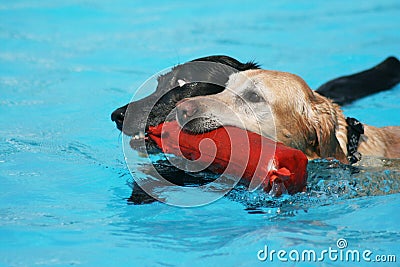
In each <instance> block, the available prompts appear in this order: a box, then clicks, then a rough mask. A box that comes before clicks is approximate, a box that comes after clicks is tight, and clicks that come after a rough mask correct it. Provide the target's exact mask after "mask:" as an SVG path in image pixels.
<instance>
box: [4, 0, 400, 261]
mask: <svg viewBox="0 0 400 267" xmlns="http://www.w3.org/2000/svg"><path fill="white" fill-rule="evenodd" d="M399 26H400V2H399V1H397V0H375V1H359V0H357V1H265V2H264V3H262V1H250V2H246V3H244V2H243V1H234V2H230V3H223V2H221V3H220V2H217V1H197V2H196V1H186V2H172V1H171V3H170V1H118V2H115V1H90V0H88V1H64V2H59V1H50V0H44V1H0V266H70V265H82V266H257V265H264V266H266V265H273V264H277V265H278V264H282V262H281V261H279V260H278V259H277V258H274V260H273V262H271V261H269V259H267V260H266V261H265V262H262V261H259V260H258V258H257V253H258V252H259V251H260V250H262V249H264V247H265V245H267V246H268V248H269V250H272V249H274V250H277V251H278V250H287V251H290V250H295V249H297V250H299V251H301V250H304V249H309V250H310V249H314V250H317V251H322V250H324V249H329V247H332V248H333V249H338V246H337V241H338V240H339V239H341V238H342V239H345V240H346V241H347V244H348V245H347V248H348V249H353V250H360V251H365V250H371V251H372V252H373V255H396V256H397V262H396V263H386V264H385V265H384V266H397V265H398V264H399V262H400V258H399V257H400V246H399V240H400V226H399V221H400V212H399V207H400V194H399V193H398V192H400V189H399V188H400V186H399V180H400V174H399V171H398V168H397V169H396V166H397V167H398V166H399V165H396V164H394V165H395V166H394V167H388V170H383V171H382V170H379V171H376V172H373V171H372V174H371V173H370V172H365V173H361V174H357V175H358V176H357V177H356V181H357V182H358V183H359V184H357V185H354V184H346V181H348V179H350V178H351V179H353V177H350V176H351V175H350V174H349V170H347V169H346V168H337V169H335V168H333V169H329V168H328V167H327V168H325V169H324V168H321V170H320V171H319V170H318V167H315V168H316V169H314V172H313V173H314V175H313V176H312V177H311V178H310V179H311V181H310V182H311V183H312V186H313V189H312V190H311V193H310V196H309V197H305V196H297V197H292V198H290V199H289V200H288V201H286V202H285V203H284V204H282V205H270V206H268V205H264V206H263V207H262V209H261V210H260V211H262V212H256V214H252V213H251V212H249V211H247V210H245V209H246V203H251V202H252V201H253V202H254V201H262V200H260V196H257V195H252V194H246V193H243V192H242V193H243V194H242V193H240V192H239V193H237V194H236V193H232V194H231V195H230V197H225V198H222V199H220V200H218V201H217V202H214V203H212V204H210V205H206V206H203V207H198V208H189V209H183V208H176V207H172V206H168V205H165V204H162V203H153V204H148V205H129V204H128V203H127V198H128V197H129V196H130V193H131V188H130V184H131V183H132V177H131V175H130V173H129V171H128V169H127V167H126V165H125V162H124V156H123V153H122V144H121V139H122V137H121V134H120V133H119V131H118V130H116V129H115V125H114V124H113V123H112V122H111V120H110V114H111V112H112V111H113V110H114V109H115V108H117V107H119V106H122V105H124V104H126V103H127V102H128V101H129V100H130V99H131V97H132V95H133V93H134V91H135V89H136V88H138V87H139V86H140V85H141V84H142V83H143V82H144V81H145V80H146V79H147V78H148V77H150V76H151V75H153V74H154V73H156V72H158V71H160V70H162V69H165V68H167V67H170V66H172V65H175V64H178V63H183V62H185V61H188V60H191V59H194V58H198V57H201V56H206V55H213V54H226V55H230V56H233V57H235V58H238V59H239V60H242V61H247V60H256V61H257V62H259V63H260V64H262V66H263V67H264V68H268V69H277V70H284V71H289V72H292V73H296V74H298V75H300V76H302V77H303V78H304V79H305V80H306V81H307V82H308V83H309V85H310V86H311V88H317V87H318V86H319V85H321V84H322V83H324V82H326V81H328V80H329V79H332V78H335V77H339V76H341V75H345V74H350V73H354V72H358V71H361V70H363V69H366V68H369V67H372V66H373V65H375V64H377V63H378V62H380V61H382V60H383V59H385V58H386V57H387V56H389V55H394V56H397V57H399V56H400V53H399V47H400V46H399V45H400V31H399ZM399 99H400V86H397V87H395V88H393V89H392V90H389V91H386V92H382V93H379V94H376V95H373V96H370V97H367V98H365V99H362V100H359V101H357V102H356V103H354V104H352V105H350V106H347V107H344V111H345V114H346V115H350V116H353V117H355V118H357V119H359V120H360V121H363V122H365V123H368V124H372V125H376V126H385V125H400V112H399V110H400V101H399ZM397 164H398V162H397ZM389 165H390V164H389ZM327 172H329V173H327ZM319 175H320V176H319ZM324 175H325V176H324ZM349 177H350V178H349ZM351 179H350V180H351ZM375 181H377V185H376V186H375V184H373V183H372V182H374V183H375ZM371 183H372V184H371ZM352 186H353V187H352ZM349 188H350V189H349ZM343 190H344V191H345V192H343ZM346 190H347V191H346ZM278 202H279V201H278ZM282 203H283V201H282ZM278 204H279V203H278ZM342 241H343V240H342ZM260 255H261V256H262V254H260ZM275 257H276V255H275ZM293 264H294V263H293V262H289V263H286V265H293ZM344 264H345V262H343V261H340V260H329V259H325V261H323V262H313V261H311V262H310V261H308V262H307V261H303V262H300V266H310V265H318V266H333V265H337V266H343V265H344ZM350 264H352V265H355V266H360V264H361V265H363V264H362V263H358V262H351V263H350ZM369 264H370V265H371V266H380V265H381V263H376V262H375V263H369Z"/></svg>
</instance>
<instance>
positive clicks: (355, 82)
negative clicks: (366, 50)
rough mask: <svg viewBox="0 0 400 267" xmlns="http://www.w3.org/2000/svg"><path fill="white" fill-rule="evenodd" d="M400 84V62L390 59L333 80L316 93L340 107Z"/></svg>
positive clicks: (393, 58)
mask: <svg viewBox="0 0 400 267" xmlns="http://www.w3.org/2000/svg"><path fill="white" fill-rule="evenodd" d="M399 82H400V61H399V60H398V59H397V58H395V57H388V58H387V59H385V60H384V61H383V62H381V63H379V64H378V65H376V66H375V67H373V68H371V69H368V70H365V71H362V72H359V73H355V74H352V75H348V76H343V77H339V78H336V79H334V80H331V81H329V82H327V83H325V84H323V85H321V86H320V87H319V88H318V89H317V90H316V91H317V92H318V93H319V94H321V95H323V96H325V97H328V98H330V99H332V100H333V101H334V102H335V103H337V104H339V105H345V104H349V103H351V102H353V101H355V100H357V99H360V98H363V97H365V96H368V95H371V94H375V93H378V92H381V91H384V90H388V89H390V88H392V87H393V86H395V85H396V84H398V83H399Z"/></svg>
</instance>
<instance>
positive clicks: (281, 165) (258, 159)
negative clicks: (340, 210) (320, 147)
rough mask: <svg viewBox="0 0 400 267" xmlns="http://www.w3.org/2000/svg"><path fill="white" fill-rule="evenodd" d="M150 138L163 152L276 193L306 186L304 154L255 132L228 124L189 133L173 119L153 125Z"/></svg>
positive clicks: (301, 189)
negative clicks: (207, 130) (209, 130)
mask: <svg viewBox="0 0 400 267" xmlns="http://www.w3.org/2000/svg"><path fill="white" fill-rule="evenodd" d="M148 137H149V138H151V139H152V140H153V141H154V142H156V144H157V145H158V146H159V147H160V148H161V149H162V150H163V152H164V153H170V154H174V155H177V156H180V157H185V158H186V159H189V160H192V161H193V160H196V161H198V162H200V163H203V165H204V163H209V164H208V167H207V168H208V169H209V170H211V171H213V172H215V173H223V172H225V173H227V174H231V175H236V176H239V177H242V178H244V179H246V180H248V181H249V182H250V187H252V186H253V188H254V187H255V186H258V185H260V184H262V185H263V188H264V190H265V191H266V192H270V193H273V194H274V195H276V196H279V195H281V194H282V193H285V192H286V190H287V192H288V193H289V194H294V193H297V192H302V191H304V189H305V186H306V182H307V162H308V160H307V157H306V156H305V155H304V153H303V152H301V151H300V150H297V149H293V148H290V147H287V146H285V145H283V144H282V143H279V142H275V141H272V140H271V139H268V138H265V137H262V136H260V135H258V134H256V133H253V132H248V131H245V130H242V129H240V128H236V127H231V126H227V127H221V128H218V129H216V130H213V131H211V132H207V133H203V134H189V133H187V132H184V131H182V129H181V128H180V126H179V125H178V123H177V122H176V121H172V122H164V123H161V124H159V125H158V126H155V127H150V128H149V130H148ZM207 139H211V141H210V140H208V141H207ZM200 150H201V152H200ZM206 166H207V165H206ZM252 179H253V180H252ZM271 189H272V190H271Z"/></svg>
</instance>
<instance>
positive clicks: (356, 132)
mask: <svg viewBox="0 0 400 267" xmlns="http://www.w3.org/2000/svg"><path fill="white" fill-rule="evenodd" d="M346 122H347V159H348V160H349V162H350V164H353V163H356V162H357V161H359V160H361V153H360V152H358V151H357V149H358V143H359V142H360V136H361V135H362V134H364V126H363V125H362V123H361V122H359V121H358V120H356V119H354V118H350V117H347V118H346Z"/></svg>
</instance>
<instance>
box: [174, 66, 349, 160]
mask: <svg viewBox="0 0 400 267" xmlns="http://www.w3.org/2000/svg"><path fill="white" fill-rule="evenodd" d="M177 110H178V111H177V120H178V122H179V123H180V124H181V126H182V127H184V129H185V130H187V131H190V132H205V131H210V130H213V129H215V128H217V127H219V126H221V125H230V126H236V127H240V128H244V129H246V130H249V131H252V132H256V133H259V134H261V135H263V136H265V137H268V138H275V139H276V140H277V141H279V142H282V143H284V144H285V145H287V146H290V147H294V148H297V149H300V150H302V151H303V152H305V153H306V154H307V155H308V156H309V158H316V157H335V158H337V159H339V160H342V161H346V157H345V155H344V153H343V151H342V149H341V146H340V144H339V141H338V139H337V137H336V134H337V130H338V128H339V126H340V125H339V124H340V120H341V117H342V114H341V111H340V109H339V108H338V106H337V105H335V104H333V103H332V102H331V101H330V100H328V99H326V98H324V97H322V96H320V95H319V94H318V93H315V92H313V91H312V90H311V89H310V88H309V87H308V85H307V84H306V83H305V82H304V80H303V79H301V78H300V77H298V76H296V75H294V74H290V73H286V72H279V71H267V70H249V71H244V72H240V73H236V74H233V75H231V77H230V78H229V81H228V83H227V87H226V89H225V90H224V91H223V92H221V93H218V94H215V95H210V96H199V97H194V98H189V99H186V100H184V101H181V102H180V103H178V106H177ZM343 124H345V123H344V122H343Z"/></svg>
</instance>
